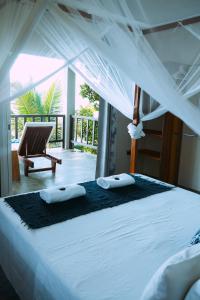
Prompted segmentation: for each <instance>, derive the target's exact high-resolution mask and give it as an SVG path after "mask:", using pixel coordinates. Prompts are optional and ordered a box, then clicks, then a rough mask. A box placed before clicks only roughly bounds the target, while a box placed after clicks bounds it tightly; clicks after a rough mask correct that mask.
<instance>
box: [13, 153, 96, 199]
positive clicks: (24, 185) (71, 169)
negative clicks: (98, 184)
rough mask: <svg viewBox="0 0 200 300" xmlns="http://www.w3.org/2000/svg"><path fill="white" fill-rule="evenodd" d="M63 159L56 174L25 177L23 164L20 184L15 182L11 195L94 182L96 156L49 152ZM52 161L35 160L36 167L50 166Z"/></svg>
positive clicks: (35, 174)
mask: <svg viewBox="0 0 200 300" xmlns="http://www.w3.org/2000/svg"><path fill="white" fill-rule="evenodd" d="M47 152H48V153H51V154H52V155H54V156H56V157H58V158H61V159H62V165H57V170H56V174H55V175H53V174H52V173H51V171H47V172H38V173H32V174H29V176H28V177H25V176H24V172H23V164H22V163H20V173H21V179H20V182H13V184H12V191H11V194H20V193H27V192H31V191H37V190H40V189H44V188H48V187H52V186H53V185H55V186H57V185H65V184H71V183H78V182H85V181H89V180H94V178H95V169H96V155H93V154H89V153H84V152H77V151H70V150H63V149H51V150H49V151H47ZM49 165H50V161H48V160H47V159H44V158H37V159H36V160H35V167H45V166H49Z"/></svg>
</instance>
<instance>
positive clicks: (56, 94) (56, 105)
mask: <svg viewBox="0 0 200 300" xmlns="http://www.w3.org/2000/svg"><path fill="white" fill-rule="evenodd" d="M60 98H61V89H60V87H59V86H57V85H56V84H55V82H54V83H52V85H51V86H50V88H49V90H48V91H47V93H46V95H45V97H44V99H43V106H44V111H45V113H46V114H57V113H59V112H60Z"/></svg>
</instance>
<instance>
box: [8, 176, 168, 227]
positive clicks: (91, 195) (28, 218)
mask: <svg viewBox="0 0 200 300" xmlns="http://www.w3.org/2000/svg"><path fill="white" fill-rule="evenodd" d="M134 178H135V184H133V185H129V186H126V187H120V188H115V189H110V190H104V189H103V188H101V187H99V186H98V185H97V183H96V181H90V182H85V183H81V184H80V185H82V186H84V187H85V189H86V195H85V196H82V197H78V198H76V199H71V200H68V201H65V202H60V203H54V204H47V203H45V202H44V201H43V200H42V199H41V198H40V194H39V192H33V193H29V194H22V195H17V196H11V197H7V198H5V201H6V203H7V204H8V205H9V206H11V207H12V208H13V210H14V211H15V212H16V213H17V214H18V215H19V216H20V218H21V220H22V222H23V223H25V224H26V225H27V226H28V228H31V229H37V228H42V227H45V226H49V225H53V224H56V223H59V222H63V221H66V220H70V219H72V218H76V217H78V216H82V215H85V214H89V213H91V212H95V211H98V210H101V209H105V208H110V207H114V206H118V205H121V204H124V203H127V202H130V201H133V200H138V199H141V198H145V197H148V196H151V195H154V194H158V193H162V192H166V191H169V190H170V189H171V188H172V187H170V186H167V185H165V184H162V183H157V182H155V181H152V180H147V179H144V178H141V177H140V176H138V175H135V176H134Z"/></svg>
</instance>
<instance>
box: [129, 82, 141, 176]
mask: <svg viewBox="0 0 200 300" xmlns="http://www.w3.org/2000/svg"><path fill="white" fill-rule="evenodd" d="M140 94H141V88H140V87H139V86H138V85H135V95H134V111H133V124H134V125H136V126H137V125H138V124H139V122H140V116H139V105H140ZM136 159H137V140H135V139H131V159H130V173H135V171H136Z"/></svg>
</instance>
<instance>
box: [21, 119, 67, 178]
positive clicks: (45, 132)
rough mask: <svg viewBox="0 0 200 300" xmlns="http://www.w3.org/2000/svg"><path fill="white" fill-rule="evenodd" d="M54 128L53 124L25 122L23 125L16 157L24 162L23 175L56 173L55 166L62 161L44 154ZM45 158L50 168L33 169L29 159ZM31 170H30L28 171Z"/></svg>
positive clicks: (32, 163)
mask: <svg viewBox="0 0 200 300" xmlns="http://www.w3.org/2000/svg"><path fill="white" fill-rule="evenodd" d="M54 127H55V123H53V122H27V123H26V124H25V127H24V130H23V133H22V137H21V141H20V144H19V148H18V155H19V157H20V158H22V159H23V162H24V175H25V176H28V174H29V173H33V172H41V171H49V170H51V171H52V173H55V172H56V164H57V163H58V164H61V163H62V160H61V159H58V158H56V157H53V156H51V155H49V154H47V153H46V146H47V143H48V141H49V139H50V137H51V134H52V131H53V129H54ZM36 157H45V158H47V159H48V160H50V161H51V167H48V168H39V169H34V162H33V161H32V160H31V159H30V158H36ZM30 168H31V169H30Z"/></svg>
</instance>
